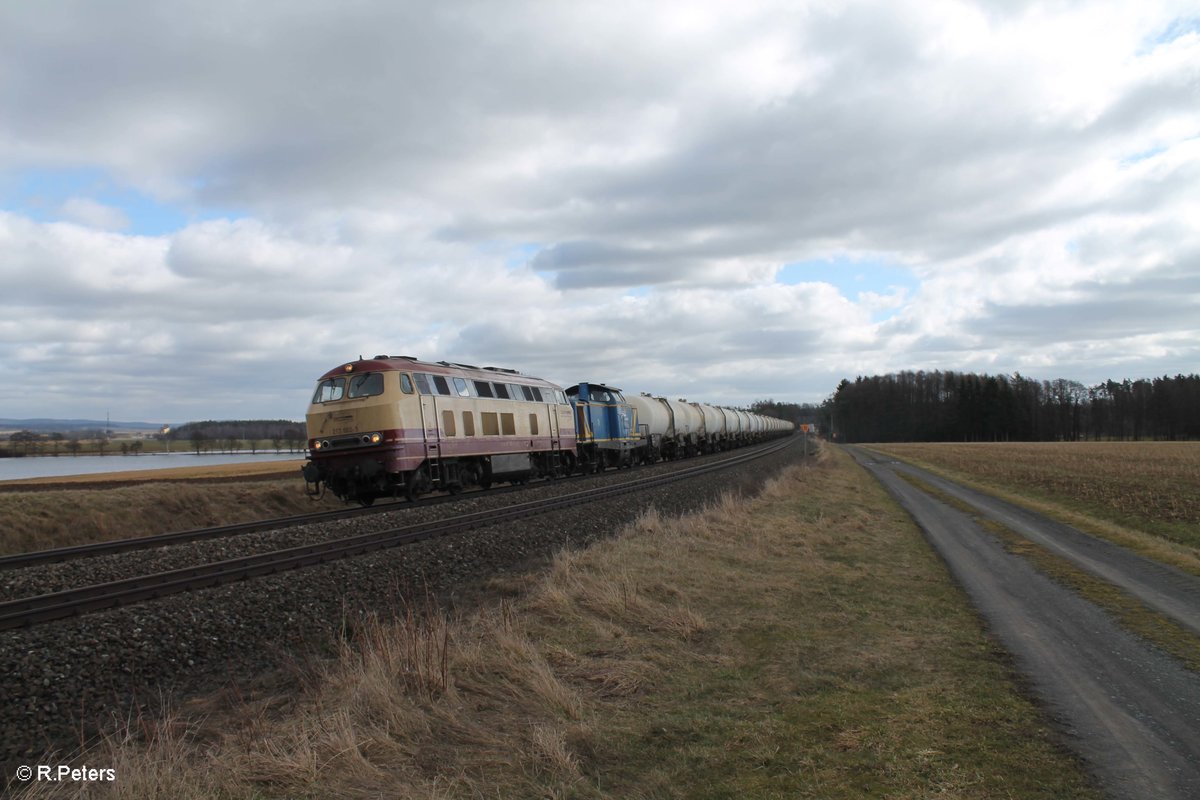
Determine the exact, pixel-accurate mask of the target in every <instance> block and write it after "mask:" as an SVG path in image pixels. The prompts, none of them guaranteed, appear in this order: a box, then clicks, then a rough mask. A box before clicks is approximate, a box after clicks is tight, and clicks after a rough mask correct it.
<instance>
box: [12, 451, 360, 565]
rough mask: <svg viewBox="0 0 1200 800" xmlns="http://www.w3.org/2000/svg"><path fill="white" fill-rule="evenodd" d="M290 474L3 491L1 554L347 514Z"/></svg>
mask: <svg viewBox="0 0 1200 800" xmlns="http://www.w3.org/2000/svg"><path fill="white" fill-rule="evenodd" d="M231 466H244V465H231ZM205 469H216V467H212V468H205ZM292 471H293V472H295V473H296V474H295V475H292V476H290V477H286V478H277V479H274V480H263V479H256V480H245V481H236V480H233V481H227V480H221V481H206V480H204V479H202V478H199V477H197V478H196V479H194V480H187V481H184V480H177V481H163V480H149V479H147V476H146V474H145V473H141V480H139V481H138V482H136V483H133V484H131V485H119V484H118V485H114V486H112V487H111V488H92V487H90V485H89V488H54V489H42V490H37V491H33V490H29V491H13V490H6V491H3V492H0V519H3V520H4V525H3V528H0V554H3V553H22V552H28V551H31V550H45V549H49V548H52V547H66V546H69V545H76V544H86V543H88V542H99V541H107V540H110V539H124V538H129V537H135V536H147V535H150V534H155V533H165V532H167V531H181V530H188V529H191V528H203V527H208V526H210V525H227V524H231V523H235V522H248V521H251V520H258V519H270V518H273V517H283V516H289V515H292V514H304V513H309V512H312V511H319V510H324V509H331V508H342V507H343V506H342V504H341V503H340V502H338V501H337V500H336V499H333V498H332V496H331V495H327V496H326V497H325V498H324V499H323V500H322V501H321V502H319V503H314V502H312V501H311V500H310V499H309V498H308V497H307V496H306V495H305V493H304V480H303V479H302V478H300V477H299V472H298V470H292ZM238 474H241V473H238ZM89 477H92V476H89ZM57 485H58V484H56V486H57Z"/></svg>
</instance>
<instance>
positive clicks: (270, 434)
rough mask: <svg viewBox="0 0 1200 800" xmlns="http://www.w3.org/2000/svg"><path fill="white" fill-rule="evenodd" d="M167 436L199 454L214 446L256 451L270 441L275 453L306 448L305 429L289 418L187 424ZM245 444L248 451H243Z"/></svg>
mask: <svg viewBox="0 0 1200 800" xmlns="http://www.w3.org/2000/svg"><path fill="white" fill-rule="evenodd" d="M167 435H168V436H169V437H170V438H171V439H172V440H182V441H185V442H188V443H190V445H191V447H192V448H193V449H194V450H195V451H196V452H197V453H200V452H202V451H206V450H212V449H213V448H214V447H215V448H216V449H218V450H222V449H226V450H229V451H230V452H233V451H234V450H241V449H249V450H250V451H251V452H257V450H258V443H259V442H260V441H268V442H270V443H271V446H272V447H273V448H274V449H275V450H276V451H278V450H279V449H281V448H282V447H284V446H286V447H287V449H288V450H289V451H296V450H298V449H302V447H303V445H304V442H305V427H304V423H303V422H292V421H291V420H286V419H274V420H263V419H248V420H219V421H218V420H206V421H204V422H188V423H185V424H183V425H180V426H179V427H178V428H173V429H172V430H171V431H170V433H169V434H167ZM243 443H245V444H247V445H248V448H243V447H242V445H243Z"/></svg>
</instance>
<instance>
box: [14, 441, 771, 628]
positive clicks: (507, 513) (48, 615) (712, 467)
mask: <svg viewBox="0 0 1200 800" xmlns="http://www.w3.org/2000/svg"><path fill="white" fill-rule="evenodd" d="M791 443H792V442H790V441H789V440H787V439H785V440H783V441H781V442H780V443H778V444H773V445H769V446H766V447H764V448H762V449H761V450H755V451H752V452H748V453H742V454H740V455H738V456H735V457H734V458H730V459H724V460H722V461H717V462H710V463H708V464H701V465H697V466H695V467H688V468H685V469H682V470H680V471H678V472H672V473H668V474H666V475H658V476H654V477H650V478H646V479H643V480H635V481H628V482H625V483H619V484H615V485H612V486H602V487H597V488H594V489H585V490H581V491H578V492H571V493H569V494H565V495H559V496H558V497H551V498H545V499H542V500H531V501H527V502H524V503H517V504H514V505H511V506H507V507H505V508H500V509H492V510H488V511H477V512H472V513H470V514H462V515H459V516H456V517H450V518H449V519H443V520H435V521H432V522H423V523H416V524H413V525H406V526H402V527H399V528H392V529H389V530H385V531H375V532H373V533H364V534H357V535H355V536H349V537H345V538H342V539H333V540H330V541H327V542H321V543H318V544H309V545H301V546H298V547H289V548H285V549H282V550H276V551H272V552H269V553H259V554H255V555H250V556H242V557H239V558H233V559H227V560H224V561H216V562H212V563H208V564H201V565H198V566H193V567H184V568H181V569H175V570H169V571H167V572H160V573H154V574H150V575H141V576H137V577H133V578H125V579H122V580H117V581H112V582H109V583H102V584H94V585H91V586H83V587H79V588H76V589H67V590H64V591H60V592H52V593H49V594H43V595H37V596H33V597H26V598H19V599H16V600H10V601H7V602H4V603H0V630H10V629H13V628H20V627H27V626H31V625H37V624H41V623H45V622H51V621H54V620H58V619H64V618H67V617H72V616H77V615H80V614H85V613H89V612H92V611H100V610H103V609H107V608H113V607H116V606H121V605H129V604H131V603H136V602H140V601H142V600H147V599H152V598H156V597H165V596H167V595H171V594H179V593H181V592H187V591H195V590H199V589H204V588H209V587H213V586H219V585H222V584H225V583H232V582H234V581H239V580H245V579H246V578H251V577H258V576H262V575H269V574H273V573H276V572H282V571H285V570H291V569H297V568H300V567H305V566H311V565H314V564H319V563H323V562H326V561H334V560H337V559H341V558H348V557H351V556H357V555H362V554H363V553H368V552H371V551H374V550H381V549H384V548H387V547H395V546H398V545H402V544H409V543H411V542H415V541H420V540H422V539H429V538H433V537H436V536H444V535H447V534H450V533H456V532H459V531H463V530H469V529H471V528H475V527H482V526H485V525H494V524H497V523H500V522H504V521H507V520H511V519H515V518H520V517H524V516H532V515H534V514H543V513H547V512H549V511H554V510H558V509H561V508H565V507H568V506H573V505H579V504H582V503H589V502H595V501H597V500H602V499H605V498H609V497H613V496H617V495H621V494H627V493H631V492H634V491H641V490H645V489H651V488H655V487H657V486H661V485H665V484H668V483H672V482H675V481H679V480H685V479H687V478H692V477H695V476H697V475H701V474H704V473H707V472H715V471H717V470H720V469H726V468H728V467H731V466H735V465H738V464H742V463H745V462H747V461H752V460H754V459H757V458H761V457H763V456H766V455H769V454H771V453H775V452H777V451H779V450H781V449H783V448H784V447H787V446H789V445H790V444H791Z"/></svg>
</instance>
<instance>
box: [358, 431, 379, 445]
mask: <svg viewBox="0 0 1200 800" xmlns="http://www.w3.org/2000/svg"><path fill="white" fill-rule="evenodd" d="M382 441H383V436H382V435H381V434H378V433H371V434H368V435H366V436H364V437H363V443H364V444H379V443H380V442H382Z"/></svg>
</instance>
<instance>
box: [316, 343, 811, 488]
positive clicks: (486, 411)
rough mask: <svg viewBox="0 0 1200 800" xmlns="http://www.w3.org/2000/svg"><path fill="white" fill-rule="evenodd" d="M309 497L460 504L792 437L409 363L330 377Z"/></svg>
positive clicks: (676, 403)
mask: <svg viewBox="0 0 1200 800" xmlns="http://www.w3.org/2000/svg"><path fill="white" fill-rule="evenodd" d="M306 421H307V427H308V460H307V462H306V463H305V465H304V466H303V468H302V470H303V474H304V479H305V481H306V483H307V485H308V491H309V494H311V495H314V496H316V495H319V494H320V493H321V492H323V491H324V490H325V489H328V490H329V491H331V492H333V493H334V494H335V495H336V496H337V497H339V498H341V499H342V500H345V501H347V502H355V501H356V502H359V503H361V504H363V505H370V504H371V503H373V502H374V501H375V500H376V499H377V498H379V497H395V496H406V497H408V498H409V499H415V498H416V497H417V496H419V495H421V494H424V493H425V492H428V491H431V490H433V489H440V490H445V491H449V492H459V491H462V489H463V488H465V487H468V486H480V487H483V488H486V487H488V486H490V485H492V484H493V483H496V482H502V481H506V482H511V483H524V482H526V481H529V480H531V479H534V478H541V477H556V476H560V475H568V474H571V473H573V472H576V471H578V470H583V471H588V472H594V471H599V470H603V469H606V468H608V467H626V466H632V465H633V464H637V463H653V462H654V461H657V460H659V459H671V458H679V457H684V456H690V455H695V454H697V453H704V452H714V451H716V450H722V449H725V448H727V447H734V446H739V445H742V444H747V443H750V442H754V441H759V440H762V439H765V438H768V437H769V436H773V435H782V434H786V433H790V432H791V431H792V427H793V426H792V423H790V422H785V421H783V420H778V419H774V418H771V417H764V416H761V415H759V414H753V413H751V412H747V411H738V410H734V409H727V408H721V407H717V406H709V405H705V404H701V403H688V402H687V401H684V400H667V399H666V398H662V397H652V396H650V395H648V394H642V395H639V396H637V397H632V398H630V399H629V400H626V399H625V396H624V395H623V394H622V393H621V391H620V390H619V389H616V388H613V387H609V386H603V385H601V384H596V383H579V384H576V385H575V386H572V387H570V388H567V389H563V388H562V387H560V386H556V385H555V384H553V383H551V382H549V381H545V380H542V379H541V378H535V377H532V376H530V375H524V374H522V373H520V372H517V371H516V370H512V369H502V368H499V367H476V366H473V365H470V364H454V363H449V362H446V361H439V362H436V363H434V362H426V361H419V360H418V359H416V358H413V357H411V356H382V355H381V356H375V357H374V358H370V359H363V358H361V357H360V358H359V359H358V360H356V361H352V362H349V363H346V364H342V365H340V366H338V367H335V368H334V369H331V370H330V371H328V372H326V373H325V374H324V375H322V376H321V378H320V379H319V380H318V382H317V386H316V389H315V391H314V392H313V397H312V402H311V403H310V404H309V407H308V412H307V415H306Z"/></svg>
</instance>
